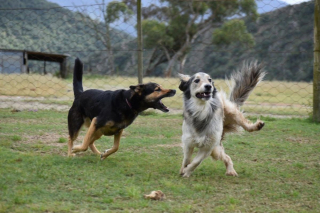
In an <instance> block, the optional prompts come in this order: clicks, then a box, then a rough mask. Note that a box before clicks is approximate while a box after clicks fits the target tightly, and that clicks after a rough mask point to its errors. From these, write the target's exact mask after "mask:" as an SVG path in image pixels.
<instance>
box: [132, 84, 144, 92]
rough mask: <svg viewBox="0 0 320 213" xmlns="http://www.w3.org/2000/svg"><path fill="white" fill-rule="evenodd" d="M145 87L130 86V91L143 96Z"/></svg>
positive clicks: (140, 85) (141, 85) (142, 85)
mask: <svg viewBox="0 0 320 213" xmlns="http://www.w3.org/2000/svg"><path fill="white" fill-rule="evenodd" d="M144 86H145V85H144V84H138V85H136V86H130V89H131V90H132V91H134V92H135V93H139V94H141V92H142V90H143V88H144Z"/></svg>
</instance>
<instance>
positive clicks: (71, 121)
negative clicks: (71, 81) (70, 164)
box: [68, 107, 84, 157]
mask: <svg viewBox="0 0 320 213" xmlns="http://www.w3.org/2000/svg"><path fill="white" fill-rule="evenodd" d="M83 123H84V119H83V117H82V115H81V113H79V112H78V111H77V110H76V109H75V108H74V107H71V109H70V110H69V114H68V130H69V139H68V156H69V157H70V156H74V155H75V154H72V147H73V141H75V140H76V139H77V137H78V134H79V131H80V129H81V127H82V125H83Z"/></svg>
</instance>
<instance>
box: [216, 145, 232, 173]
mask: <svg viewBox="0 0 320 213" xmlns="http://www.w3.org/2000/svg"><path fill="white" fill-rule="evenodd" d="M211 157H212V158H213V159H214V160H222V161H223V162H224V164H225V166H226V169H227V171H226V175H228V176H238V174H237V172H236V170H234V168H233V162H232V160H231V158H230V156H229V155H227V154H226V153H225V152H224V148H223V146H222V144H221V145H218V146H216V147H215V148H214V149H213V150H212V153H211Z"/></svg>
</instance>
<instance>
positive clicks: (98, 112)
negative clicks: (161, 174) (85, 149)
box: [68, 58, 176, 138]
mask: <svg viewBox="0 0 320 213" xmlns="http://www.w3.org/2000/svg"><path fill="white" fill-rule="evenodd" d="M82 74H83V65H82V62H81V61H80V60H79V59H78V58H77V59H76V60H75V67H74V78H73V85H74V95H75V99H74V102H73V105H72V107H71V108H70V110H69V114H68V129H69V135H70V137H71V138H74V137H76V135H77V134H78V132H79V130H80V128H81V126H82V125H83V124H84V121H85V118H89V119H90V120H92V119H93V118H94V117H96V118H97V121H96V123H95V127H96V129H99V128H101V127H103V126H105V125H106V123H107V122H109V121H112V122H113V123H114V126H113V127H112V131H111V133H110V131H108V134H109V135H113V134H116V133H117V132H119V131H120V130H121V129H124V128H126V127H127V126H129V125H130V124H131V123H132V122H133V121H134V119H135V118H136V117H137V116H138V114H139V113H140V112H142V111H144V110H146V109H148V108H155V109H159V106H160V108H161V106H163V105H159V101H160V99H162V98H164V97H171V96H174V95H175V93H176V91H175V90H168V92H167V93H165V94H164V93H163V95H162V96H161V97H158V98H157V99H155V100H154V102H150V101H148V102H147V101H146V100H145V97H146V96H147V95H149V94H151V93H153V92H155V88H156V87H159V85H158V84H156V83H147V84H140V85H137V86H130V89H128V90H123V89H121V90H116V91H102V90H97V89H90V90H86V91H84V92H83V87H82Z"/></svg>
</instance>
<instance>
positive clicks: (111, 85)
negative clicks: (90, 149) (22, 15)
mask: <svg viewBox="0 0 320 213" xmlns="http://www.w3.org/2000/svg"><path fill="white" fill-rule="evenodd" d="M144 82H157V83H159V84H161V85H162V86H164V87H165V88H171V89H176V90H177V95H176V96H174V97H172V98H170V99H164V103H165V104H166V105H167V106H168V107H169V108H172V109H178V110H181V109H182V93H181V91H180V90H179V89H178V87H179V79H178V78H155V77H154V78H144ZM83 84H84V89H89V88H95V89H102V90H115V89H127V88H129V86H130V85H135V84H137V78H136V77H118V76H111V77H110V76H109V77H106V76H103V77H101V76H90V75H86V76H84V80H83ZM215 85H216V87H217V89H218V90H220V89H223V90H225V91H228V89H227V85H226V83H225V81H224V80H215ZM312 93H313V89H312V83H306V82H279V81H264V82H262V83H261V84H259V85H258V87H257V88H256V89H255V90H254V92H253V93H252V94H251V95H250V97H249V99H248V101H247V103H246V105H245V106H244V110H245V111H247V112H251V113H260V114H274V115H298V116H308V115H309V114H310V113H311V111H312V107H311V106H312ZM0 95H4V96H26V97H33V98H37V97H42V98H43V100H41V101H40V102H41V103H45V104H50V103H52V104H66V105H71V104H72V100H73V90H72V79H66V80H62V79H58V78H55V77H50V76H41V75H35V74H34V75H13V74H12V75H0ZM21 100H22V99H21ZM28 101H29V102H30V101H31V100H28Z"/></svg>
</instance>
